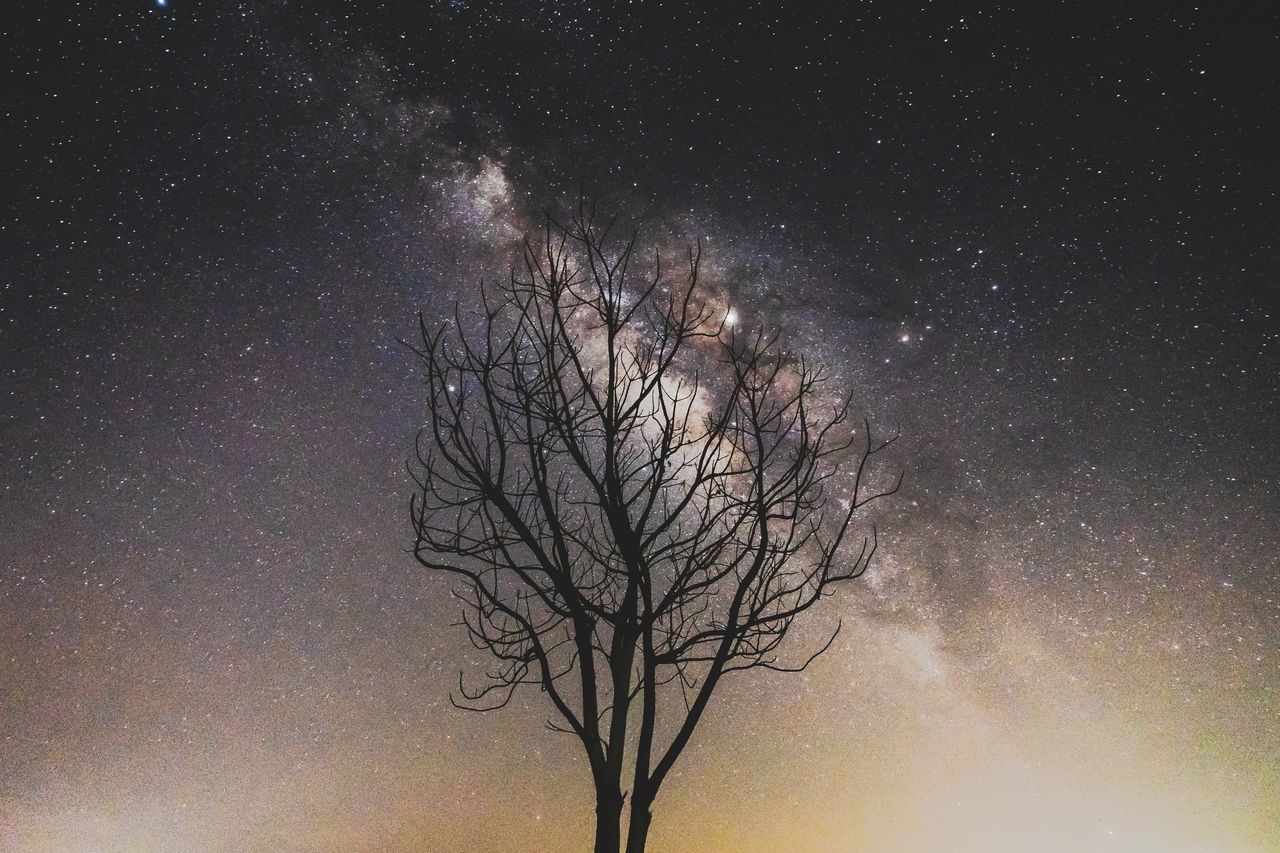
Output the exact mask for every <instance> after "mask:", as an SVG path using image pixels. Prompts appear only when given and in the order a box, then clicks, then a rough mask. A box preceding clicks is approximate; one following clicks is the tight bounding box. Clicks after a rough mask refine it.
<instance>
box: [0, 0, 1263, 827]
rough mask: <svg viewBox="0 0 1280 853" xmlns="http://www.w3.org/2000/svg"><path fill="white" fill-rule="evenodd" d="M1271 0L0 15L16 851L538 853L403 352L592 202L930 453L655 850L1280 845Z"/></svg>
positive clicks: (1, 815)
mask: <svg viewBox="0 0 1280 853" xmlns="http://www.w3.org/2000/svg"><path fill="white" fill-rule="evenodd" d="M1277 15H1278V13H1277V11H1276V7H1274V6H1273V5H1272V4H1267V3H1254V4H1239V5H1236V4H1219V3H1203V4H1201V5H1200V6H1199V7H1198V8H1196V7H1192V6H1184V5H1182V4H1172V5H1170V4H1163V3H1152V4H1145V5H1143V4H1124V3H1112V4H1104V5H1102V6H1100V7H1098V8H1089V9H1086V8H1084V6H1083V5H1078V4H1051V3H1024V4H984V3H941V2H940V3H926V4H923V5H921V4H913V3H905V2H904V3H898V2H893V3H890V2H884V3H873V2H865V3H852V2H850V3H828V4H812V5H811V4H798V3H787V4H781V3H780V4H776V5H769V4H762V3H751V2H742V3H734V4H725V5H724V6H722V7H720V8H712V7H703V6H686V5H684V4H677V3H661V2H653V0H645V2H639V0H638V1H637V2H631V3H625V4H624V3H616V4H614V3H604V2H598V3H591V4H584V3H572V2H563V3H552V2H508V3H502V2H494V3H482V2H469V0H453V2H383V3H361V4H345V3H332V4H324V3H314V2H309V3H301V2H283V0H265V2H253V3H248V2H244V3H234V2H221V3H212V2H208V3H196V2H187V0H168V2H156V0H152V2H150V3H143V2H140V0H139V2H124V1H123V0H121V2H111V3H106V2H65V3H47V2H46V3H34V2H32V3H24V2H21V1H20V2H18V3H17V4H6V5H5V8H4V10H3V14H2V15H0V32H2V33H3V46H4V52H5V58H6V62H5V63H4V65H3V71H2V72H0V74H2V75H3V77H2V79H0V105H2V107H3V115H2V118H0V170H2V171H3V175H2V177H0V181H2V185H3V187H4V188H5V189H4V192H3V208H2V213H0V247H2V250H0V259H2V260H3V267H2V278H0V474H2V476H0V709H2V711H0V848H3V849H6V850H21V851H68V850H72V851H79V850H144V851H152V850H154V851H159V850H192V851H196V850H241V851H247V850H262V851H268V850H270V851H280V850H296V851H356V850H369V851H373V850H379V851H410V850H486V851H487V850H493V851H497V850H528V851H553V850H562V849H573V848H574V847H575V845H576V846H578V847H583V846H586V843H587V840H588V838H589V833H590V827H591V807H592V802H591V791H590V784H589V778H588V774H587V770H586V767H585V765H584V763H583V762H582V761H581V760H579V759H578V758H577V756H576V754H575V751H574V749H573V748H572V746H571V745H570V744H569V743H568V742H567V741H565V740H564V739H562V738H558V737H557V736H555V735H549V734H547V733H546V731H545V729H544V728H543V726H542V720H543V719H544V717H545V714H546V712H547V709H546V707H545V706H544V705H543V702H542V697H540V696H539V695H537V694H536V693H530V694H529V695H527V696H524V697H523V698H522V699H521V700H520V701H518V702H517V703H516V706H515V707H513V708H510V709H508V710H506V711H504V712H502V713H497V714H490V715H486V717H485V718H483V719H480V718H477V717H475V716H473V715H467V714H463V713H461V712H458V711H454V710H452V709H451V708H450V707H449V704H448V694H449V690H450V689H451V688H452V687H453V686H454V685H455V679H456V675H457V670H458V669H459V668H460V667H462V666H464V665H466V663H467V662H468V661H471V662H476V660H477V659H476V656H475V653H473V652H470V651H469V650H468V649H467V648H464V647H465V639H464V637H463V635H462V633H461V632H460V630H459V629H457V628H455V627H451V626H450V625H449V624H448V623H450V622H451V621H453V620H454V619H455V618H456V616H457V606H456V603H455V602H453V601H451V600H450V598H449V590H448V585H447V584H446V583H445V582H444V581H442V580H440V579H438V578H431V577H428V576H426V575H424V574H423V572H422V571H421V570H420V569H418V568H415V565H414V564H413V563H412V561H411V560H410V559H409V558H408V557H407V556H406V554H405V549H406V547H407V546H408V545H409V544H410V531H409V529H408V526H407V523H406V517H405V506H406V502H407V498H408V495H409V481H408V478H407V475H406V474H405V471H404V463H405V458H406V456H407V455H408V453H409V452H410V448H411V440H412V435H413V433H414V430H415V428H416V427H417V426H418V425H419V423H420V421H421V419H422V417H423V411H422V390H421V387H420V386H419V385H418V384H417V379H416V373H415V370H416V368H415V365H414V363H413V362H412V360H411V359H410V358H409V357H408V354H407V353H406V351H405V350H404V349H403V348H402V347H400V346H399V345H398V344H397V343H396V338H397V337H404V336H409V335H412V334H413V333H414V331H415V328H416V327H415V323H416V319H415V312H416V311H418V310H422V311H424V312H425V313H426V315H427V316H428V318H434V317H442V316H444V314H445V312H447V311H448V310H450V308H449V306H450V305H451V303H452V302H453V301H454V300H462V301H463V302H464V303H466V302H467V301H468V300H472V299H474V296H475V294H476V292H477V290H476V287H477V283H478V282H479V281H480V280H482V279H494V278H501V277H503V276H505V275H506V273H507V270H508V268H509V264H510V263H511V259H512V252H513V249H514V247H515V241H516V240H517V239H518V238H519V236H520V235H521V234H523V233H525V232H526V231H529V230H531V229H534V228H536V227H537V224H538V216H539V212H540V211H541V210H542V209H543V208H544V207H545V206H547V205H551V206H558V205H562V204H564V203H565V202H567V201H570V200H571V199H573V198H574V196H575V195H576V193H577V192H578V189H579V188H580V187H585V188H587V189H588V190H590V191H592V192H594V193H597V194H598V195H599V196H600V197H601V198H602V199H603V202H602V203H604V204H605V205H607V206H609V207H611V209H614V210H618V211H621V212H622V213H623V214H624V215H626V216H627V217H628V218H629V219H631V220H634V221H637V222H638V223H639V224H640V226H641V228H642V230H643V235H644V239H645V240H646V241H647V243H648V245H657V246H658V247H660V248H662V249H663V251H664V252H670V253H674V252H677V251H679V250H681V249H682V247H684V246H685V245H687V244H688V243H690V242H693V241H695V240H701V241H702V243H703V246H704V249H705V252H706V255H707V264H708V271H709V275H710V276H711V278H712V279H713V281H714V282H715V283H716V284H717V286H718V287H720V288H722V289H723V292H724V293H725V294H726V296H727V298H728V299H730V300H731V302H732V303H733V304H734V305H735V306H737V308H736V310H738V311H739V312H740V314H741V315H742V317H743V318H744V320H749V321H750V322H753V323H754V322H760V321H764V322H767V323H769V324H771V325H772V326H773V327H775V328H777V329H779V330H780V332H781V334H782V335H784V337H785V338H786V340H788V341H790V342H793V345H794V346H795V347H797V348H800V349H803V350H805V351H807V352H808V353H809V354H810V355H812V356H814V357H816V358H817V359H818V360H820V361H822V362H824V363H826V364H827V365H828V366H829V367H830V368H831V369H832V371H833V375H834V377H835V379H836V381H837V383H838V384H840V385H842V386H846V387H852V388H854V389H855V392H856V394H855V396H856V399H857V400H858V401H859V402H860V405H861V406H862V407H863V408H864V409H865V410H866V411H867V412H868V413H869V414H870V415H871V417H872V418H873V419H874V421H875V422H876V423H877V424H881V425H884V426H886V427H892V426H894V425H900V426H901V430H902V433H903V438H902V439H901V443H900V445H898V451H897V456H896V457H895V459H894V463H895V464H897V465H900V466H901V467H902V468H903V469H905V471H906V476H907V479H906V485H905V487H904V491H903V493H902V495H901V496H900V499H899V500H898V502H897V503H896V504H895V505H894V506H893V507H890V508H889V509H888V510H887V511H885V512H883V513H882V514H881V517H880V522H881V524H882V532H883V533H884V543H883V548H882V551H881V554H880V557H879V559H878V562H877V563H876V564H875V566H874V567H873V568H872V570H871V571H870V572H869V573H868V575H867V576H866V577H865V579H864V581H862V582H861V583H860V584H859V585H858V586H857V587H856V588H854V589H850V590H848V591H847V592H846V593H844V594H842V595H840V596H838V597H837V598H835V599H833V600H832V601H830V602H828V603H827V604H826V605H824V608H823V610H822V611H821V612H820V613H817V614H814V619H815V623H814V624H815V625H816V626H818V627H829V626H830V624H832V623H833V622H834V621H835V619H836V618H838V617H840V616H843V617H844V621H845V631H844V632H843V633H842V634H841V636H840V639H839V641H838V643H837V646H836V647H835V648H834V649H833V650H832V651H831V652H830V653H829V654H828V655H827V656H825V657H824V658H822V659H821V660H820V661H819V662H818V663H817V664H815V665H814V666H813V667H812V668H811V669H810V670H809V671H808V672H807V673H805V674H804V675H803V676H781V675H778V676H769V677H763V678H753V679H751V680H743V681H740V682H738V683H736V684H731V685H729V686H728V687H727V688H726V690H725V691H724V692H723V693H722V694H720V695H719V697H718V699H717V703H716V705H715V706H714V709H713V713H712V714H711V715H710V717H709V719H708V721H707V723H706V724H705V725H704V726H703V727H702V728H701V729H700V730H699V734H698V735H697V737H696V738H695V740H694V742H693V744H692V746H691V747H690V749H689V751H688V753H687V754H686V756H685V758H684V759H683V761H682V764H681V765H680V766H679V768H678V770H677V774H678V775H677V776H675V777H674V778H673V779H672V781H671V782H670V783H669V784H668V786H667V787H665V788H664V790H663V792H662V794H661V797H660V799H659V802H658V804H657V810H656V820H655V826H654V831H653V837H652V847H653V849H654V850H655V851H766V850H770V851H772V850H791V851H852V850H904V851H927V850H943V849H946V850H960V851H969V850H972V851H976V850H1037V851H1050V850H1057V851H1079V850H1114V851H1176V850H1195V851H1200V850H1221V851H1261V850H1274V849H1277V848H1280V781H1278V780H1280V725H1277V720H1278V719H1280V696H1277V690H1278V689H1280V577H1278V570H1280V558H1278V557H1277V553H1278V549H1280V529H1278V528H1280V525H1277V515H1278V511H1280V487H1278V485H1277V478H1278V477H1280V405H1278V404H1280V378H1278V377H1280V337H1278V332H1280V322H1278V317H1277V311H1278V310H1280V309H1278V308H1277V302H1278V301H1280V300H1278V299H1277V296H1278V293H1277V278H1276V275H1277V269H1278V268H1280V267H1278V265H1277V261H1278V256H1277V246H1276V233H1277V224H1278V220H1280V217H1278V216H1277V213H1278V212H1280V204H1278V203H1277V197H1276V194H1277V186H1278V181H1277V178H1278V177H1280V176H1278V174H1277V163H1278V162H1280V160H1278V158H1277V157H1276V149H1275V140H1276V138H1277V129H1278V128H1277V124H1278V123H1277V121H1276V103H1277V96H1280V90H1278V88H1277V83H1278V82H1280V75H1278V74H1277V62H1276V56H1277V52H1276V35H1277V32H1280V27H1278V26H1277V25H1278V23H1280V21H1278V20H1277Z"/></svg>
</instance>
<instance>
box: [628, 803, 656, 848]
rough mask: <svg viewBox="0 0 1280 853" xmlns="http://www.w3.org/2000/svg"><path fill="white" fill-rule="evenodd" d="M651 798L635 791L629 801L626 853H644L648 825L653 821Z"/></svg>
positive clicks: (647, 838)
mask: <svg viewBox="0 0 1280 853" xmlns="http://www.w3.org/2000/svg"><path fill="white" fill-rule="evenodd" d="M652 805H653V796H652V795H651V794H650V793H648V792H640V791H637V792H635V794H634V795H633V796H632V799H631V824H630V827H629V828H628V829H627V853H644V846H645V844H646V843H647V842H648V840H649V823H650V822H651V821H652V820H653V810H652V808H650V807H651V806H652Z"/></svg>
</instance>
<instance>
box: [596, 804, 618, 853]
mask: <svg viewBox="0 0 1280 853" xmlns="http://www.w3.org/2000/svg"><path fill="white" fill-rule="evenodd" d="M621 823H622V794H621V793H619V792H618V791H617V790H614V791H601V790H599V789H596V847H595V853H618V851H619V850H621V849H622V830H621Z"/></svg>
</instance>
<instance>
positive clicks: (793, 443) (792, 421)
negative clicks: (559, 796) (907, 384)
mask: <svg viewBox="0 0 1280 853" xmlns="http://www.w3.org/2000/svg"><path fill="white" fill-rule="evenodd" d="M614 230H615V229H614V222H613V221H610V222H608V223H603V224H602V223H601V222H599V221H598V220H597V217H596V216H595V213H594V210H593V208H592V207H591V206H590V205H588V204H586V203H580V204H579V206H578V208H577V210H576V212H575V214H574V215H573V216H572V217H571V218H570V219H569V220H568V223H567V224H560V222H558V221H557V220H556V219H555V218H553V217H552V216H550V215H548V216H547V218H546V223H545V229H544V233H543V235H542V239H541V241H540V242H537V243H536V244H535V242H533V241H531V240H529V239H526V240H525V241H524V244H523V253H522V263H521V264H520V265H519V266H518V267H517V268H516V269H515V270H513V272H512V274H511V277H510V279H509V281H507V282H505V283H502V284H499V285H495V286H494V287H492V288H483V289H482V294H481V296H480V299H479V305H478V308H479V310H478V312H476V316H474V317H467V316H465V315H464V313H463V312H462V311H461V310H458V309H455V316H454V319H453V322H452V323H444V324H442V325H440V326H439V327H433V326H432V325H431V324H428V322H427V321H426V320H425V319H424V318H422V317H421V316H419V323H420V327H421V343H420V345H417V344H415V345H413V346H412V347H411V348H412V349H413V350H414V352H415V353H417V355H418V356H419V357H420V358H421V361H422V364H423V366H424V368H425V380H426V386H427V408H428V416H429V417H428V422H427V426H425V427H424V428H423V429H422V430H421V431H420V433H419V436H418V440H417V448H416V449H417V464H416V465H415V466H412V467H413V470H414V477H415V481H416V483H417V491H416V493H415V495H414V497H413V500H412V502H411V517H412V522H413V530H414V534H415V545H414V550H413V554H414V557H415V558H416V559H417V561H418V562H419V563H421V564H422V565H423V566H425V567H427V568H429V569H433V570H437V571H441V572H446V573H448V574H450V575H452V576H454V577H455V578H457V579H459V580H460V581H461V583H460V584H459V586H458V588H457V590H456V591H455V593H454V594H455V595H456V596H457V598H458V599H459V600H460V601H461V604H462V624H463V625H464V626H465V628H466V631H467V633H468V635H469V637H470V640H471V642H472V643H473V644H474V645H475V647H476V648H477V649H480V650H483V651H485V652H487V653H488V654H489V655H490V656H491V657H492V665H491V666H490V667H489V668H488V669H487V671H486V672H484V674H483V679H482V680H481V682H480V683H478V684H474V685H468V684H467V683H466V679H464V677H463V676H461V675H460V676H459V682H458V688H459V693H458V695H457V696H451V699H452V700H453V701H454V704H455V705H457V706H458V707H462V708H467V709H472V710H489V709H494V708H498V707H502V706H503V705H506V704H507V703H508V702H509V701H510V699H511V697H512V694H513V693H514V692H515V691H516V689H517V688H519V687H521V686H522V685H534V686H537V687H538V688H539V689H541V690H542V691H544V692H545V693H546V694H547V696H548V697H549V698H550V701H551V704H552V705H553V706H554V707H555V711H556V717H555V718H554V719H553V720H550V721H548V723H547V725H548V727H549V728H551V729H553V730H555V731H558V732H565V733H568V734H571V735H572V736H573V737H575V738H576V739H577V740H578V741H579V742H580V743H581V745H582V748H583V750H585V752H586V755H587V758H588V761H589V764H590V768H591V776H592V780H593V782H594V786H595V798H596V834H595V850H596V851H598V853H600V852H601V851H608V852H609V853H616V851H618V850H620V849H621V845H622V843H623V827H624V825H625V827H626V837H625V850H626V851H628V853H640V851H643V850H644V848H645V843H646V839H647V836H648V831H649V826H650V821H651V819H652V807H653V803H654V798H655V796H656V795H657V793H658V791H659V789H660V788H661V786H662V784H663V781H664V780H665V779H666V778H667V776H668V774H670V772H671V769H672V767H673V766H674V765H675V763H676V761H677V760H678V759H679V757H680V754H681V752H682V750H683V749H684V748H685V746H686V745H687V744H688V743H689V739H690V737H691V736H692V735H693V733H694V730H695V729H696V727H697V725H698V723H699V721H700V720H701V719H702V717H703V715H704V714H705V713H706V711H707V708H708V706H709V703H710V700H711V698H712V695H713V694H714V692H715V690H716V687H717V686H718V685H719V684H720V682H721V680H722V679H723V678H724V677H725V676H726V675H728V674H730V673H734V672H742V671H746V670H751V669H757V668H762V669H774V670H786V671H798V670H802V669H804V668H805V667H806V666H808V664H809V663H811V662H812V661H813V660H814V658H816V657H817V656H818V655H819V654H821V653H822V652H824V651H826V650H827V649H828V648H830V646H831V643H832V641H833V640H834V639H835V636H836V633H838V632H839V630H840V625H839V624H838V623H837V625H836V627H835V630H834V631H833V632H832V633H831V635H830V638H829V639H827V641H826V642H825V643H822V644H820V645H819V646H818V647H817V648H816V650H813V651H812V652H811V653H809V654H807V655H802V656H801V657H800V658H799V659H797V660H796V661H794V662H791V663H787V662H785V661H784V660H783V659H782V658H780V657H779V652H780V649H781V646H782V643H783V640H784V639H785V638H786V636H787V634H788V632H789V631H790V629H791V628H792V626H793V624H794V623H795V621H796V619H797V618H798V617H800V616H801V615H802V614H803V613H804V612H805V611H806V610H808V609H809V608H810V607H812V606H813V605H814V604H816V603H817V602H818V601H819V600H820V599H821V598H822V597H823V596H825V595H827V594H829V593H831V592H832V591H833V589H834V588H835V587H836V586H837V585H838V584H840V583H841V582H843V581H849V580H852V579H854V578H857V577H858V576H859V575H861V574H862V573H863V572H864V571H865V570H866V568H867V566H868V565H869V563H870V561H871V558H872V555H873V554H874V552H875V550H876V541H877V540H876V533H875V528H874V526H871V527H869V529H868V531H867V532H866V533H865V535H861V536H859V537H857V538H858V539H860V540H861V544H860V546H859V547H857V548H848V549H842V545H843V544H844V543H845V541H846V534H847V533H848V532H849V530H850V529H851V528H852V527H853V521H854V519H855V517H858V514H859V510H861V509H863V508H864V507H866V505H867V504H869V503H871V502H872V501H874V500H877V499H879V498H882V497H885V496H887V495H890V494H892V493H894V492H896V491H897V489H898V487H899V486H900V485H901V480H902V478H901V476H899V477H898V478H897V481H896V482H895V483H893V484H892V485H891V486H889V487H888V488H874V487H872V486H870V485H869V484H868V481H869V480H870V479H872V478H871V477H870V468H869V466H870V463H871V462H872V461H873V460H874V458H875V457H876V455H877V454H878V453H880V452H881V451H882V450H884V448H885V447H887V446H888V445H889V444H891V443H892V441H893V438H890V439H888V440H884V441H876V440H875V439H873V437H872V433H871V427H870V425H869V423H866V422H864V423H863V424H862V425H860V428H856V429H855V428H854V427H853V426H852V425H851V424H850V422H849V408H850V399H849V397H847V396H846V397H844V398H843V399H841V400H835V401H834V402H832V401H829V400H828V401H825V402H824V400H823V399H820V398H824V397H825V396H826V389H825V387H824V383H825V376H824V372H823V371H822V370H821V369H819V368H818V367H816V366H815V365H813V364H812V363H811V362H810V361H808V360H807V359H805V358H804V357H803V356H799V357H796V356H790V355H789V354H787V353H784V352H783V351H782V349H781V348H780V347H779V345H778V341H777V336H776V335H775V334H770V333H766V332H765V331H763V330H761V329H758V328H757V329H752V330H749V331H748V330H745V329H744V328H743V327H742V325H741V324H740V323H738V322H737V321H736V319H735V317H736V315H735V314H734V313H733V312H732V311H731V310H729V309H728V307H727V306H726V304H725V303H724V301H723V300H722V299H718V298H716V296H715V295H714V294H711V293H709V292H708V288H707V287H706V286H705V285H703V284H702V282H701V281H700V274H699V266H700V259H701V251H700V248H699V249H690V250H689V252H688V255H687V258H686V263H685V264H683V265H682V267H683V268H682V270H681V274H680V275H679V276H677V279H676V280H674V281H672V280H669V279H668V276H667V275H666V274H665V272H664V270H663V269H662V265H661V259H660V257H658V256H657V254H656V253H655V254H654V256H652V257H651V258H650V257H649V256H647V255H646V256H644V257H643V258H642V257H641V256H640V254H639V253H638V252H637V250H636V237H635V235H634V234H633V235H632V236H631V237H630V239H629V240H614V239H612V233H613V231H614ZM641 268H643V269H641ZM845 550H847V551H848V552H849V553H845ZM628 796H629V798H630V806H629V812H628V815H629V817H628V818H627V820H626V821H625V822H624V820H623V813H624V805H625V802H626V800H627V798H628Z"/></svg>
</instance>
